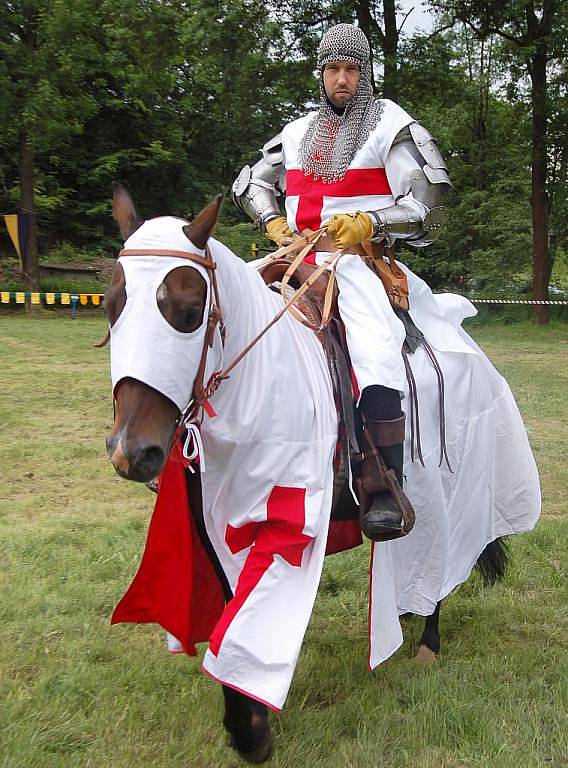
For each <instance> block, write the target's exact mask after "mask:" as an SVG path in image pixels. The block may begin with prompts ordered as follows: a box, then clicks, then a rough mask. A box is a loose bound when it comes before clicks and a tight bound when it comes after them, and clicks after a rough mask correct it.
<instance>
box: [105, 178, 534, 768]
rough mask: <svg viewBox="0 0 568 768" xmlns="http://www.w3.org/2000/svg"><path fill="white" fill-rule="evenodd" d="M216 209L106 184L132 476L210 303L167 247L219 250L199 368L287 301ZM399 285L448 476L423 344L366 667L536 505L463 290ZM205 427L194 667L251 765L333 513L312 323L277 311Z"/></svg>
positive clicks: (116, 366) (527, 465)
mask: <svg viewBox="0 0 568 768" xmlns="http://www.w3.org/2000/svg"><path fill="white" fill-rule="evenodd" d="M219 207H220V198H218V199H217V200H216V201H215V202H214V203H212V204H210V205H209V206H207V207H206V208H205V209H204V210H203V211H202V212H201V213H200V214H199V215H198V216H197V217H196V219H194V221H192V222H191V223H189V224H188V222H186V221H184V220H182V219H178V218H174V217H159V218H155V219H150V220H148V221H145V222H143V223H141V222H140V221H139V220H138V219H137V217H136V213H135V209H134V205H133V203H132V200H131V198H130V196H129V195H128V193H127V192H126V190H125V189H124V188H123V187H120V186H119V185H117V186H116V187H115V193H114V208H113V210H114V215H115V218H116V220H117V222H118V224H119V226H120V229H121V233H122V235H123V237H124V238H125V241H126V242H125V249H126V251H144V254H143V255H136V254H134V255H132V254H130V255H125V256H123V257H121V258H119V261H118V264H117V267H116V269H115V272H114V275H113V279H112V282H111V285H110V287H109V291H108V292H107V295H106V297H105V311H106V313H107V316H108V319H109V324H110V326H111V328H110V332H111V373H112V381H113V392H114V397H115V405H116V414H115V422H114V426H113V429H112V432H111V433H110V435H109V437H108V439H107V446H108V452H109V455H110V458H111V461H112V462H113V464H114V466H115V468H116V470H117V472H119V474H121V475H122V476H124V477H126V478H129V479H134V480H138V481H146V480H150V479H152V478H153V477H155V476H156V475H157V474H158V472H159V471H160V470H161V469H162V468H163V466H164V464H165V461H166V459H167V456H168V452H169V448H170V445H171V441H172V438H173V435H174V430H175V428H176V423H177V420H178V418H179V414H180V412H183V411H184V410H185V408H186V406H187V404H188V403H189V401H190V399H191V395H192V389H193V382H194V380H195V377H196V373H197V369H198V366H199V362H200V359H201V352H202V349H203V343H204V339H205V334H206V327H207V317H208V313H209V309H210V306H211V304H212V303H213V301H214V296H213V290H212V286H211V285H210V276H209V273H208V272H207V270H206V269H205V268H204V267H203V266H202V265H200V264H198V263H191V262H188V261H187V260H186V259H183V258H181V257H178V256H167V255H163V254H162V255H159V254H160V252H162V251H178V252H179V251H185V252H192V253H196V254H197V255H198V256H200V255H203V252H204V251H203V249H204V248H205V247H206V246H207V247H208V249H209V253H210V255H211V257H212V259H213V260H214V262H215V263H216V276H217V282H218V292H219V303H220V309H221V312H222V314H223V321H224V324H225V329H226V336H225V339H224V343H223V341H222V338H221V333H220V330H219V327H217V328H216V330H215V334H214V337H213V340H212V345H211V347H210V349H209V350H208V356H207V367H206V372H205V381H207V379H208V377H209V375H210V374H212V373H213V372H214V371H216V370H219V369H221V368H222V367H223V361H224V362H225V364H226V363H228V362H230V361H231V360H233V359H234V358H235V357H237V355H238V354H239V353H240V352H241V351H242V349H244V348H245V346H246V345H247V344H248V343H249V342H250V340H251V339H252V338H254V337H255V336H256V335H257V334H258V333H259V332H260V331H261V330H262V328H263V327H264V326H266V325H267V324H268V322H269V321H270V320H271V319H272V318H273V317H274V315H276V313H277V312H278V311H279V310H280V309H281V307H282V299H281V297H280V296H279V295H278V294H276V293H274V292H273V291H271V290H270V289H268V288H267V287H266V286H265V284H264V283H263V281H262V279H261V278H260V276H259V275H258V273H257V272H256V270H254V269H252V268H251V267H250V266H248V265H246V264H245V263H244V262H243V261H241V260H240V259H239V258H238V257H236V256H235V255H234V254H233V253H232V252H231V251H230V250H229V249H227V248H226V247H225V246H223V245H222V244H221V243H220V242H218V241H216V240H214V239H213V238H211V232H212V231H213V228H214V226H215V223H216V220H217V217H218V212H219ZM153 253H154V254H155V255H152V254H153ZM409 282H410V289H411V295H410V300H411V307H412V302H413V299H414V300H415V312H414V314H413V319H414V320H415V322H416V323H417V325H418V326H419V327H420V328H421V330H422V331H423V332H424V333H425V335H426V336H427V338H428V340H429V341H430V344H431V345H432V346H433V347H434V348H435V349H436V351H437V356H438V360H439V363H440V366H441V368H442V370H443V372H444V377H445V381H446V392H447V403H446V410H447V413H446V419H447V427H446V429H447V432H446V442H447V446H448V451H449V458H450V464H451V466H452V468H453V473H452V472H450V470H449V468H448V467H447V466H446V465H445V464H444V465H442V466H438V464H439V461H438V459H439V426H438V412H437V409H438V395H437V391H438V390H437V379H436V376H435V373H434V371H433V369H432V367H431V365H430V364H429V361H428V359H427V357H426V355H425V354H423V352H422V351H421V350H420V349H419V350H417V352H416V353H415V354H414V355H412V357H411V365H412V369H413V373H414V377H415V379H416V383H417V388H418V392H419V398H420V421H421V432H422V454H423V457H424V462H425V467H422V466H420V465H416V464H412V462H410V461H408V460H407V463H406V466H405V474H406V478H407V494H408V495H409V497H410V499H411V501H412V503H413V505H414V508H415V510H416V514H417V521H416V525H415V529H414V530H413V532H412V533H411V534H410V535H409V536H408V537H406V538H405V539H401V540H398V541H394V542H386V543H382V544H379V545H374V547H373V550H374V552H375V556H374V557H373V562H372V585H371V599H372V602H371V611H370V641H371V642H370V646H371V647H370V658H369V662H370V665H371V667H374V666H376V665H377V664H378V663H380V662H381V661H383V660H384V659H385V658H387V657H388V656H389V655H391V654H392V653H393V652H394V651H395V650H396V648H397V647H398V646H399V645H400V643H401V642H402V633H401V629H400V623H399V620H398V617H399V615H400V614H402V613H406V612H412V613H417V614H420V615H424V616H430V615H431V614H435V615H436V620H437V606H438V603H439V601H440V600H441V599H443V598H444V597H445V596H446V595H447V594H448V593H449V592H450V591H451V590H452V589H453V588H454V587H455V586H456V585H457V584H459V583H461V582H462V581H464V580H465V579H467V577H468V576H469V573H470V572H471V569H472V567H473V566H474V565H475V563H476V561H477V559H478V558H479V556H480V554H481V553H482V552H483V551H484V549H485V548H486V546H487V545H488V544H490V543H491V542H493V541H494V540H496V539H497V538H498V537H500V536H503V535H508V534H510V533H514V532H519V531H524V530H528V529H530V528H532V527H533V525H534V524H535V522H536V520H537V518H538V515H539V510H540V496H539V487H538V476H537V472H536V467H535V464H534V460H533V458H532V454H531V451H530V448H529V445H528V441H527V438H526V433H525V430H524V427H523V424H522V421H521V418H520V416H519V413H518V410H517V408H516V405H515V402H514V399H513V397H512V395H511V392H510V390H509V388H508V386H507V384H506V382H505V381H504V380H503V379H502V377H501V376H500V375H499V374H498V373H497V372H496V371H495V369H494V368H493V367H492V366H491V364H490V363H489V361H488V360H487V358H486V357H485V356H484V355H483V353H482V352H481V351H480V350H479V348H478V347H477V346H476V345H475V344H474V342H473V341H472V340H471V339H470V338H469V337H468V336H467V334H465V332H464V331H463V330H462V329H461V327H460V321H461V319H462V317H463V316H464V306H465V305H464V304H463V303H461V300H460V299H461V297H455V299H456V301H453V300H452V299H451V298H448V295H445V296H443V297H434V296H433V294H432V293H431V292H430V291H429V289H428V288H427V286H425V284H424V283H423V282H422V281H420V280H419V279H418V278H416V276H414V275H412V273H409ZM467 304H469V303H467ZM469 306H471V305H469ZM421 309H422V312H421ZM460 313H461V314H460ZM194 431H195V430H194ZM199 433H200V442H201V445H200V474H201V487H202V496H201V504H202V510H201V512H202V515H203V523H204V527H205V532H206V536H207V539H208V544H209V545H210V546H211V547H212V550H213V551H214V553H215V555H216V558H217V561H218V563H217V565H218V567H219V568H221V569H222V572H223V579H224V583H225V584H226V585H227V590H226V592H227V591H228V594H226V597H227V599H228V602H227V605H226V607H225V609H224V611H223V613H222V615H221V616H220V617H219V620H218V622H217V625H216V626H215V629H214V630H213V633H212V635H211V638H210V643H209V647H208V650H207V651H206V654H205V657H204V662H203V667H204V670H205V671H206V672H207V673H208V674H209V675H211V676H212V677H213V678H215V679H216V680H218V681H219V682H221V683H222V684H223V690H224V694H225V702H226V715H225V720H224V722H225V726H226V727H227V729H228V730H229V731H230V733H231V735H232V740H233V746H235V747H236V748H237V749H238V750H239V752H240V753H241V755H243V756H244V757H245V758H246V759H248V760H250V761H251V762H261V761H263V760H265V759H267V758H268V757H269V755H270V754H271V752H272V743H273V742H272V735H271V731H270V728H269V725H268V713H267V707H269V708H272V709H275V710H279V709H281V707H282V706H283V704H284V701H285V698H286V695H287V692H288V689H289V686H290V683H291V680H292V675H293V672H294V668H295V665H296V661H297V658H298V654H299V651H300V647H301V644H302V640H303V636H304V633H305V630H306V627H307V624H308V621H309V618H310V614H311V611H312V606H313V602H314V599H315V596H316V591H317V587H318V583H319V579H320V574H321V570H322V566H323V560H324V553H325V546H326V539H327V532H328V525H329V516H330V509H331V501H332V491H333V467H332V464H333V456H334V452H335V448H336V441H337V415H336V411H335V405H334V399H333V391H332V385H331V380H330V376H329V372H328V369H327V364H326V361H325V358H324V354H323V350H322V348H321V345H320V343H319V341H318V340H317V338H316V336H315V334H314V333H313V332H312V331H310V330H309V329H307V328H305V327H304V326H302V325H301V324H300V323H299V322H298V321H297V320H296V319H294V318H293V317H292V316H291V315H288V314H286V315H284V317H283V318H282V319H281V320H280V321H279V323H277V324H276V325H275V326H274V327H273V328H271V330H270V331H269V332H268V333H267V334H266V336H265V337H264V338H263V339H262V340H261V341H260V342H259V343H258V344H257V345H256V346H255V347H254V348H253V349H252V350H251V351H250V353H248V354H247V355H246V356H245V357H244V358H243V359H242V360H241V362H239V364H238V365H237V366H236V367H235V368H234V369H233V371H232V372H231V375H230V378H228V379H227V380H225V381H223V382H222V383H221V385H220V387H219V389H218V390H217V391H216V392H215V393H214V394H213V395H212V396H211V398H210V401H209V402H208V404H207V409H206V410H205V411H203V413H202V420H201V424H200V428H199ZM194 439H195V440H197V437H195V438H194ZM409 453H410V452H409V451H408V450H407V451H406V454H407V457H408V456H409ZM496 466H498V471H495V467H496ZM173 642H175V641H173Z"/></svg>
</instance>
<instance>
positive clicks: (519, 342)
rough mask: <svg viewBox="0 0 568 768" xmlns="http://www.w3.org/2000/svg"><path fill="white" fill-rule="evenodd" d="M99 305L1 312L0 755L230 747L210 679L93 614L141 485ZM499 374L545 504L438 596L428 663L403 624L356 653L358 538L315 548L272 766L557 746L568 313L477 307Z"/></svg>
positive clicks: (140, 506)
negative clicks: (501, 549) (122, 453)
mask: <svg viewBox="0 0 568 768" xmlns="http://www.w3.org/2000/svg"><path fill="white" fill-rule="evenodd" d="M103 335H104V321H103V319H102V318H100V317H94V316H93V315H88V316H87V315H83V316H81V315H80V317H79V319H78V320H76V321H74V322H73V321H71V320H70V319H68V318H67V317H61V316H55V315H50V314H47V313H46V314H45V315H44V316H42V317H41V318H34V317H32V318H30V317H25V316H16V315H12V316H4V317H0V385H1V391H2V398H1V400H0V424H1V428H2V441H1V442H0V468H1V470H0V472H1V481H2V483H1V490H0V496H1V498H2V501H1V505H0V547H1V549H0V552H1V557H0V594H1V595H2V597H1V601H0V702H1V703H0V768H71V767H72V766H77V767H79V766H80V767H81V768H107V766H108V767H109V768H110V766H113V768H114V767H116V768H134V767H136V768H138V767H139V766H144V768H158V767H159V768H204V767H205V766H207V768H228V767H229V766H236V765H238V764H240V763H239V761H238V760H237V758H236V757H235V756H234V754H233V753H232V752H231V751H230V750H229V749H227V747H226V739H225V736H224V733H223V730H222V726H221V717H222V703H221V692H220V689H219V686H218V685H217V684H215V683H213V682H212V681H211V680H209V679H208V678H206V677H205V676H203V675H202V673H201V672H200V668H199V663H198V660H195V659H188V658H185V657H180V656H176V657H171V656H169V655H168V654H167V653H166V652H165V651H164V648H163V633H162V632H161V630H159V629H157V628H155V627H152V626H132V625H123V626H118V627H114V628H111V627H110V626H109V616H110V613H111V611H112V608H113V606H114V605H115V603H116V602H117V600H118V599H119V597H120V596H121V594H122V592H123V591H124V589H125V588H126V587H127V585H128V583H129V580H130V578H131V577H132V576H133V574H134V572H135V570H136V567H137V563H138V561H139V557H140V554H141V551H142V547H143V543H144V538H145V531H146V526H147V523H148V519H149V516H150V512H151V508H152V504H153V497H152V495H151V494H150V493H149V492H148V491H147V490H146V489H145V488H144V487H141V486H139V485H136V484H130V483H126V482H125V481H123V480H120V479H119V478H118V477H116V476H115V475H114V472H113V470H112V468H111V466H110V463H109V462H108V460H107V458H106V455H105V449H104V436H105V433H106V431H107V429H108V427H109V426H110V424H111V421H112V403H111V399H110V383H109V374H108V350H96V349H93V347H92V345H93V343H95V342H96V341H98V340H99V339H100V338H102V336H103ZM475 336H476V338H477V339H478V341H479V342H480V343H481V344H482V345H483V347H484V348H485V349H486V350H487V351H488V353H489V354H490V356H491V357H492V359H493V360H494V362H495V364H496V365H497V367H498V368H499V370H501V371H502V372H503V373H504V374H505V375H506V376H507V378H508V379H509V381H510V383H511V386H512V388H513V391H514V392H515V395H516V396H517V398H518V401H519V404H520V407H521V410H522V412H523V414H524V417H525V420H526V423H527V427H528V430H529V435H530V439H531V443H532V445H533V448H534V450H535V455H536V458H537V461H538V464H539V467H540V471H541V476H542V484H543V491H544V515H543V519H542V521H541V522H540V523H539V525H538V526H537V528H536V530H535V531H534V532H533V533H531V534H528V535H525V536H521V537H518V538H516V539H515V540H514V542H513V545H512V554H513V567H512V569H511V571H510V573H509V575H508V576H507V578H506V580H505V581H504V582H503V583H501V584H499V585H498V586H496V587H495V588H493V589H487V588H485V587H483V585H482V584H481V581H480V579H479V578H478V577H473V578H472V579H470V580H469V582H468V583H467V584H465V585H463V586H462V587H461V588H459V589H458V590H456V591H455V592H454V593H453V594H452V595H451V596H450V597H449V598H448V599H447V600H446V601H445V602H444V605H443V607H442V618H441V629H442V653H441V658H440V661H439V663H438V664H437V665H436V666H435V667H434V668H431V669H427V670H424V669H421V668H418V667H417V665H416V664H415V662H414V661H413V654H414V652H415V650H416V644H417V641H418V638H419V636H420V632H421V629H422V621H421V620H419V619H416V618H409V619H405V620H404V623H405V634H406V638H407V640H406V643H405V645H404V647H403V648H402V649H401V650H400V651H399V652H398V654H397V655H396V656H395V657H394V658H393V659H391V660H390V661H388V662H387V663H386V664H385V665H383V666H382V667H380V668H379V669H378V670H376V671H375V672H374V673H369V672H367V669H366V658H367V640H366V637H367V629H366V611H367V586H368V551H367V548H366V547H361V548H359V549H358V550H356V551H353V552H350V553H347V554H345V555H336V556H334V557H332V558H330V559H329V560H328V562H327V564H326V568H325V571H324V576H323V580H322V584H321V589H320V594H319V598H318V601H317V603H316V608H315V611H314V615H313V619H312V622H311V624H310V628H309V630H308V634H307V637H306V642H305V645H304V648H303V652H302V654H301V657H300V661H299V664H298V668H297V672H296V676H295V679H294V683H293V686H292V690H291V693H290V697H289V699H288V702H287V706H286V709H285V710H284V713H283V714H282V715H280V716H276V717H274V718H273V724H274V728H275V731H276V736H277V752H276V755H275V757H274V759H273V761H272V763H271V765H273V766H275V767H277V768H291V767H292V766H294V768H303V767H304V766H306V767H309V768H312V767H314V768H323V767H324V766H325V767H326V768H328V767H329V768H331V767H332V766H333V767H334V768H335V767H336V766H346V767H348V768H363V767H364V768H370V767H371V766H372V767H373V768H374V767H375V766H381V767H383V766H384V767H385V768H387V767H388V768H407V767H408V768H533V767H534V768H537V767H540V766H543V767H544V766H547V767H548V766H554V767H555V768H556V767H557V768H561V767H563V766H565V765H566V764H567V755H568V743H567V741H568V720H567V718H566V711H567V708H568V684H567V681H568V669H567V664H566V637H567V634H568V626H567V620H566V598H567V596H568V591H567V589H566V544H567V539H568V534H567V525H566V518H567V515H566V507H567V505H566V500H565V499H566V488H567V486H568V483H567V480H568V473H567V469H566V443H567V441H566V438H567V436H568V426H567V423H566V422H567V419H566V416H567V413H568V408H567V401H568V387H567V383H568V382H567V368H566V361H567V354H566V353H567V351H568V327H567V326H565V325H564V326H563V325H555V326H551V327H547V328H535V327H533V326H531V325H529V324H524V325H513V326H507V327H499V328H496V327H494V328H492V327H487V328H476V329H475Z"/></svg>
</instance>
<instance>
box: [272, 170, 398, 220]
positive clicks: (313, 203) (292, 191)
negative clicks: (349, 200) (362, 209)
mask: <svg viewBox="0 0 568 768" xmlns="http://www.w3.org/2000/svg"><path fill="white" fill-rule="evenodd" d="M286 194H287V195H299V198H300V199H299V200H298V211H297V213H296V229H297V230H298V232H300V233H301V232H303V231H304V230H305V229H312V230H315V229H319V228H320V227H321V224H322V222H321V212H322V208H323V198H324V197H365V196H366V195H391V194H392V192H391V188H390V186H389V182H388V179H387V174H386V171H385V169H384V168H352V169H351V170H349V171H347V172H346V174H345V176H344V177H343V178H342V179H341V180H340V181H333V182H331V183H326V182H323V181H322V180H321V179H317V180H316V179H314V177H313V176H312V175H311V174H305V173H304V171H302V170H300V169H297V168H291V169H290V170H289V171H287V173H286Z"/></svg>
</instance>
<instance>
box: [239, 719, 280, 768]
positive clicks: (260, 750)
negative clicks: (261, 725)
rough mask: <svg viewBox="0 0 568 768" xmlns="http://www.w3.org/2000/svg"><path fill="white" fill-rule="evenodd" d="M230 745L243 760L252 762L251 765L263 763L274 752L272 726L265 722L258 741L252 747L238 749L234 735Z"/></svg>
mask: <svg viewBox="0 0 568 768" xmlns="http://www.w3.org/2000/svg"><path fill="white" fill-rule="evenodd" d="M231 746H232V747H233V749H236V750H237V752H238V753H239V755H240V756H241V757H242V758H243V760H246V761H247V762H248V763H252V764H253V765H260V764H261V763H265V762H266V761H267V760H269V759H270V758H271V757H272V753H273V752H274V734H273V733H272V728H271V727H270V726H269V725H268V724H267V726H266V730H265V732H264V735H263V736H262V739H261V741H260V743H259V744H257V746H256V747H254V748H253V749H239V747H238V744H237V742H236V740H235V738H234V737H233V738H232V739H231Z"/></svg>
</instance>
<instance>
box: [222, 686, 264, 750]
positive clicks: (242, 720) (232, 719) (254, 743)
mask: <svg viewBox="0 0 568 768" xmlns="http://www.w3.org/2000/svg"><path fill="white" fill-rule="evenodd" d="M223 696H224V697H225V716H224V718H223V725H224V726H225V728H226V729H227V731H228V732H229V734H230V736H231V746H232V747H233V748H234V749H236V750H237V752H238V753H239V755H240V756H241V757H242V758H243V759H244V760H247V761H248V762H249V763H255V764H259V763H264V762H265V761H266V760H268V758H269V757H270V756H271V755H272V752H273V751H274V737H273V735H272V729H271V728H270V725H269V723H268V707H266V706H265V705H264V704H261V703H260V702H258V701H255V700H254V699H251V698H250V697H249V696H246V695H245V694H244V693H239V691H235V690H234V688H229V687H228V686H226V685H224V686H223Z"/></svg>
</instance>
